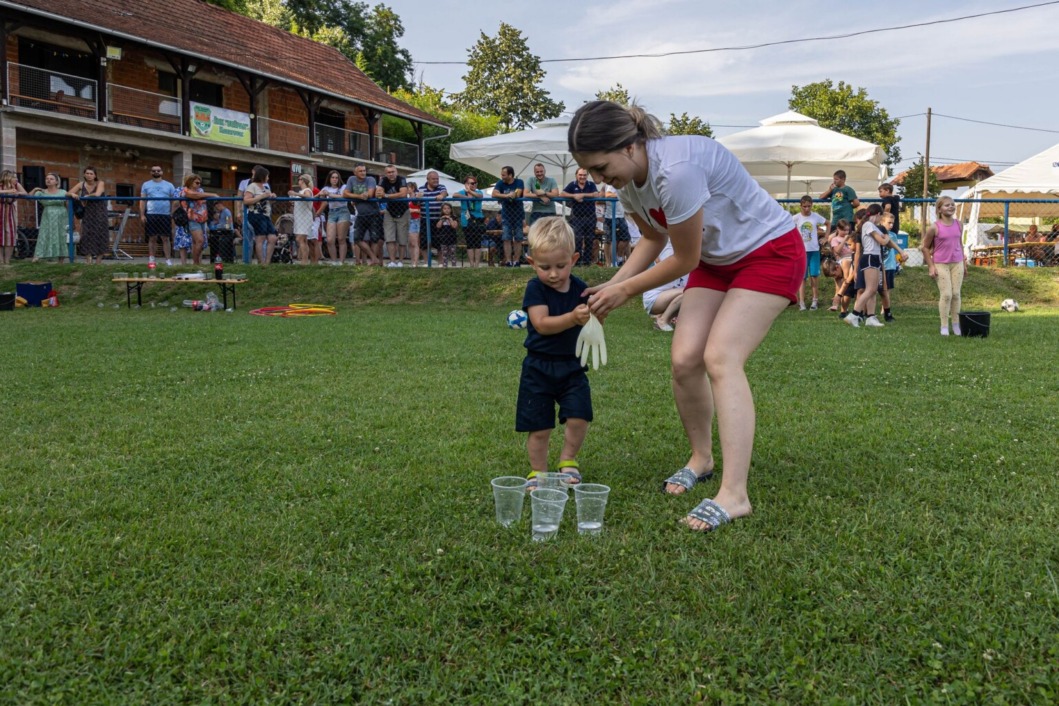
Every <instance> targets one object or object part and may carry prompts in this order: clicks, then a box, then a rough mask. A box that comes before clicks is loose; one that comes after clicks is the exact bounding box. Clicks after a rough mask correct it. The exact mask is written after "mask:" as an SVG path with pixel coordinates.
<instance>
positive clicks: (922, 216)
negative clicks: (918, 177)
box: [919, 108, 931, 238]
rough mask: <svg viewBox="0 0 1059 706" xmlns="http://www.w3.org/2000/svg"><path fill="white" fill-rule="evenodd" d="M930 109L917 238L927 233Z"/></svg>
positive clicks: (924, 152)
mask: <svg viewBox="0 0 1059 706" xmlns="http://www.w3.org/2000/svg"><path fill="white" fill-rule="evenodd" d="M930 112H931V111H930V108H927V147H926V149H925V150H924V151H923V199H924V202H923V203H921V204H919V206H920V208H919V237H920V238H922V237H923V236H924V235H925V234H926V232H927V204H926V201H925V199H927V198H929V196H930V191H929V188H930Z"/></svg>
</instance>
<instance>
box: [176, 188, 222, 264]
mask: <svg viewBox="0 0 1059 706" xmlns="http://www.w3.org/2000/svg"><path fill="white" fill-rule="evenodd" d="M177 196H178V197H180V198H181V199H184V200H183V201H180V202H179V203H180V206H181V207H182V208H184V209H185V210H186V211H187V214H188V224H187V230H188V233H190V234H191V262H192V264H194V265H201V264H202V247H203V245H204V244H205V242H206V222H207V221H209V220H210V213H209V208H208V206H207V201H206V199H213V198H217V194H207V193H206V192H205V191H203V190H202V177H200V176H199V175H198V174H188V175H187V176H186V177H184V187H183V188H182V189H180V190H179V191H178V192H177ZM181 257H183V256H181ZM181 264H183V263H181Z"/></svg>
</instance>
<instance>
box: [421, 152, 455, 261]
mask: <svg viewBox="0 0 1059 706" xmlns="http://www.w3.org/2000/svg"><path fill="white" fill-rule="evenodd" d="M419 196H420V197H422V198H423V199H424V200H425V201H426V203H425V204H422V206H424V207H425V208H424V209H423V214H422V215H423V219H422V220H421V221H420V222H419V248H420V250H421V251H422V253H423V260H424V264H425V261H426V260H427V259H428V257H429V254H430V247H431V246H433V247H437V243H436V242H434V241H435V239H436V238H437V235H436V234H435V233H434V232H433V225H434V224H435V223H437V220H438V219H439V218H441V200H442V199H445V198H448V196H449V192H448V190H447V189H446V188H445V187H444V186H443V185H442V184H441V177H440V176H439V175H438V173H437V172H435V171H429V172H427V183H426V184H425V185H424V186H423V188H422V189H420V191H419ZM428 224H429V226H430V227H431V232H430V241H429V242H428V241H427V227H428Z"/></svg>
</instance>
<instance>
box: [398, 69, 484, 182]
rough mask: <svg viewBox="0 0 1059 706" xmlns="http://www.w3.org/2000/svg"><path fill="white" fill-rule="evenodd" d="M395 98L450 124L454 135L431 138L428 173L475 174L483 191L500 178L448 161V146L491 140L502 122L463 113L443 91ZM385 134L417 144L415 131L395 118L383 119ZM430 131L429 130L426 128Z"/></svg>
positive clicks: (418, 90) (426, 89)
mask: <svg viewBox="0 0 1059 706" xmlns="http://www.w3.org/2000/svg"><path fill="white" fill-rule="evenodd" d="M393 96H394V98H397V99H398V100H401V101H404V102H405V103H408V104H409V105H412V106H415V107H416V108H419V109H420V110H422V111H424V112H427V113H430V114H431V115H433V116H435V117H436V118H438V119H439V120H440V121H442V122H445V123H448V124H449V125H450V126H451V127H452V131H451V132H450V133H449V134H448V135H446V136H444V137H437V138H436V139H434V136H430V137H431V139H429V140H428V141H427V143H426V146H425V151H426V160H425V161H426V167H427V169H438V170H440V171H443V172H445V173H447V174H451V175H453V176H454V177H456V178H457V179H460V180H462V179H463V177H464V176H465V175H467V174H474V175H476V176H477V177H478V179H479V185H480V186H482V187H483V188H484V187H485V186H489V185H491V184H492V183H493V182H494V181H496V179H497V178H498V177H499V175H498V174H486V173H485V172H483V171H480V170H478V169H472V168H471V167H468V166H467V165H466V164H461V163H459V162H457V161H455V160H452V159H449V146H450V145H452V143H454V142H466V141H467V140H477V139H478V138H479V137H489V136H490V135H495V134H497V132H498V131H499V125H500V119H499V118H498V117H497V116H496V115H479V114H477V113H472V112H468V111H462V110H459V109H457V108H456V107H454V106H453V105H452V104H451V103H449V102H448V101H446V99H445V93H444V91H442V90H441V89H437V88H431V87H430V86H427V85H426V84H420V85H418V86H416V87H415V88H414V89H413V90H406V89H400V90H397V91H394V92H393ZM382 125H383V131H384V134H385V135H386V136H387V137H392V138H394V139H397V140H403V141H405V142H413V143H414V142H416V135H415V131H414V130H413V129H412V126H411V125H409V123H408V121H406V120H402V119H400V118H395V117H392V116H388V115H384V116H383V118H382ZM424 129H425V130H430V129H431V128H429V127H424Z"/></svg>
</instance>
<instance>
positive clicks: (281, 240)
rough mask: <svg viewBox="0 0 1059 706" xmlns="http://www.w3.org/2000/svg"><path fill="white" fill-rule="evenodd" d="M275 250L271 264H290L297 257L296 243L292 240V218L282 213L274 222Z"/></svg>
mask: <svg viewBox="0 0 1059 706" xmlns="http://www.w3.org/2000/svg"><path fill="white" fill-rule="evenodd" d="M276 233H277V234H278V235H277V237H276V249H275V250H273V251H272V260H271V262H282V263H287V264H289V263H291V262H294V260H295V259H297V257H298V241H297V240H296V239H295V238H294V216H292V215H291V214H289V213H284V214H283V215H282V216H280V217H279V218H278V219H277V220H276Z"/></svg>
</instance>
